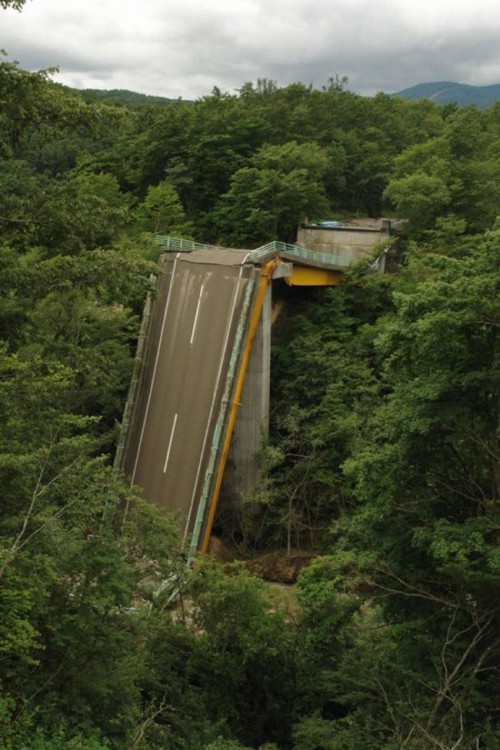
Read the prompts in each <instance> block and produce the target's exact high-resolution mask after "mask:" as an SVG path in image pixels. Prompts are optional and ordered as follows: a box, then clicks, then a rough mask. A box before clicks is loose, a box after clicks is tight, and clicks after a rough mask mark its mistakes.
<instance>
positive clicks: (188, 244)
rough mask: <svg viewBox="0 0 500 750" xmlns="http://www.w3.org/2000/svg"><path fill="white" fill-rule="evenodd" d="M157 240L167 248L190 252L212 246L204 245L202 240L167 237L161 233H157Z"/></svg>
mask: <svg viewBox="0 0 500 750" xmlns="http://www.w3.org/2000/svg"><path fill="white" fill-rule="evenodd" d="M156 242H157V244H158V245H161V246H162V247H164V248H165V249H166V250H178V251H180V252H183V253H190V252H192V251H193V250H207V249H208V248H210V247H211V245H204V244H203V243H202V242H194V241H193V240H184V239H181V238H180V237H167V236H166V235H161V234H157V235H156Z"/></svg>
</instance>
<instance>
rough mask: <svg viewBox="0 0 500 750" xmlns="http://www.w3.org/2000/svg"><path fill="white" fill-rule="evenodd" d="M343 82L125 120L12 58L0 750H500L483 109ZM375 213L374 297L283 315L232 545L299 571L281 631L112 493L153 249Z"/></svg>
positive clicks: (493, 199)
mask: <svg viewBox="0 0 500 750" xmlns="http://www.w3.org/2000/svg"><path fill="white" fill-rule="evenodd" d="M22 4H23V3H22V2H11V1H10V0H3V1H2V0H0V5H1V6H2V7H3V8H6V7H7V6H9V7H12V8H17V9H20V7H21V6H22ZM346 83H347V81H345V80H344V79H340V78H338V77H333V78H331V79H330V81H329V83H328V84H327V86H326V87H325V88H324V89H323V90H321V91H319V90H314V89H313V88H312V86H305V85H303V84H300V83H296V84H292V85H290V86H287V87H285V88H279V87H278V86H277V85H276V84H275V83H274V82H273V81H269V80H261V81H258V82H257V83H256V84H251V83H245V84H243V86H242V87H241V89H240V90H239V91H238V92H237V93H236V94H234V95H230V94H226V93H223V92H221V91H219V90H217V89H215V90H214V91H213V92H212V94H211V95H209V96H205V97H203V98H202V99H200V100H199V101H197V102H194V103H187V102H181V101H175V102H161V103H158V102H156V101H153V100H151V101H149V102H145V103H143V104H141V106H138V105H137V106H136V102H135V101H132V102H130V107H131V108H129V107H128V106H127V101H126V100H125V99H124V97H123V95H120V96H119V97H118V99H117V101H119V104H120V106H114V105H110V104H109V103H107V102H105V101H104V102H103V101H102V100H101V98H100V97H98V96H97V95H92V94H89V93H88V92H87V94H85V95H84V96H81V95H80V94H79V93H78V92H73V91H70V90H68V89H65V88H64V87H62V86H58V85H56V84H54V83H53V82H52V81H51V71H49V70H46V71H39V72H36V73H32V72H28V71H24V70H22V69H21V68H20V67H19V66H18V65H17V64H16V63H12V62H9V61H8V59H6V58H5V59H4V58H2V61H1V62H0V99H1V102H2V110H1V112H0V205H1V209H0V243H1V246H0V340H1V348H0V421H1V424H2V432H1V435H0V478H1V486H2V508H1V520H2V523H1V524H0V529H1V530H0V665H1V669H0V744H1V745H2V747H5V748H6V750H14V748H15V749H16V750H17V749H18V748H35V750H49V749H50V750H56V748H57V750H59V749H60V748H64V749H65V750H75V748H88V749H89V750H107V749H109V748H113V749H116V750H120V749H121V748H123V749H125V748H127V749H128V750H157V749H158V750H160V748H161V749H162V750H200V748H205V750H216V748H217V750H219V749H220V750H222V749H223V748H224V750H229V748H234V749H235V750H243V749H244V748H249V747H262V748H267V749H268V750H276V749H277V748H279V749H280V750H292V749H295V750H324V749H326V748H328V749H329V750H380V749H381V748H384V750H396V749H397V750H400V749H402V748H407V750H429V748H433V747H435V748H440V750H458V748H464V750H465V748H467V750H468V749H469V748H471V749H472V748H485V749H486V750H495V749H496V748H497V747H498V744H499V741H500V727H499V722H498V703H497V693H498V691H497V683H498V671H499V669H500V664H499V653H500V642H499V639H498V630H499V624H500V623H499V609H498V591H499V584H500V580H499V574H500V555H499V552H498V550H499V538H498V533H499V528H500V525H499V524H500V521H499V494H500V462H499V461H500V452H499V447H498V424H499V420H498V417H499V414H498V404H499V403H500V399H499V396H500V393H499V391H500V370H499V356H498V329H499V327H500V308H499V303H498V300H499V298H500V297H499V291H500V289H499V284H500V280H499V279H500V277H499V272H498V252H499V246H500V228H499V227H498V225H496V224H495V218H496V214H497V211H498V202H499V201H498V198H499V195H498V191H499V185H500V180H499V179H498V176H499V156H500V153H499V148H498V138H499V134H500V119H499V114H500V110H499V108H498V106H494V107H491V108H490V109H486V110H484V111H478V110H476V109H475V108H474V107H470V108H465V109H462V110H460V109H458V108H456V107H447V108H439V107H436V106H435V105H434V104H432V103H431V102H426V101H422V102H415V103H410V102H404V101H403V100H398V99H393V98H390V97H387V96H385V95H383V94H381V95H377V96H376V97H374V98H373V99H364V98H362V97H358V96H355V95H354V94H352V93H351V92H349V91H348V90H347V88H346ZM113 98H114V97H113ZM392 211H396V212H397V213H399V214H400V215H401V218H406V219H408V223H407V225H406V230H405V237H404V238H403V241H402V243H401V247H400V251H399V259H401V257H402V258H403V263H402V265H400V266H399V267H396V272H395V273H394V274H392V275H390V276H385V277H379V276H375V275H373V274H369V273H368V272H367V269H366V267H365V268H363V267H359V268H356V269H352V270H351V271H350V272H349V273H348V274H346V276H345V279H344V282H343V284H341V285H340V286H339V287H336V288H334V289H331V290H322V291H321V290H318V291H313V292H311V291H310V292H305V293H304V290H301V295H302V296H299V294H298V293H297V291H296V290H285V289H282V290H279V289H276V292H277V295H278V296H279V297H280V302H281V303H282V306H283V311H282V313H281V316H280V317H279V318H278V320H277V322H276V323H275V327H274V343H273V359H274V361H273V393H272V401H273V421H272V425H271V434H270V442H269V444H268V445H267V446H266V447H265V450H264V453H263V478H262V484H261V486H260V487H259V488H258V490H257V491H256V493H255V495H254V497H253V498H249V499H248V502H247V504H246V507H245V512H244V513H243V518H242V521H241V537H242V538H243V540H244V542H245V543H246V545H247V547H248V548H252V547H253V548H259V547H269V546H276V547H282V548H286V549H287V553H290V552H291V550H292V548H293V547H295V546H308V547H311V548H313V549H314V550H315V551H316V552H318V553H321V554H320V555H319V556H318V557H317V558H316V560H315V561H314V562H313V563H312V564H311V565H310V566H309V567H308V568H307V569H305V570H304V571H303V573H302V576H301V578H300V581H299V585H298V593H297V602H296V603H295V605H294V606H293V607H292V608H289V609H287V610H286V611H285V610H284V609H282V607H281V606H280V604H279V599H278V598H277V597H273V596H272V595H271V593H270V590H269V588H268V587H265V586H263V584H262V583H261V582H259V581H258V580H256V579H255V578H253V577H252V576H250V575H249V574H248V573H247V572H246V571H245V570H244V568H243V567H242V566H239V565H233V566H226V567H221V566H217V565H215V564H211V563H207V562H204V563H203V564H200V565H199V567H198V568H197V569H196V570H195V571H194V572H192V573H191V574H188V573H186V570H185V561H184V559H183V553H182V549H181V548H180V543H179V540H178V538H177V530H176V528H177V527H176V523H177V522H176V519H175V518H169V517H165V516H164V515H162V514H161V513H160V512H159V511H157V510H155V509H154V508H152V507H151V506H150V505H149V504H147V503H144V502H143V501H142V500H141V499H140V498H138V497H136V496H134V495H133V493H131V491H130V489H129V487H128V486H127V484H126V483H125V482H124V481H123V480H122V478H120V477H119V476H118V475H117V474H116V473H114V472H113V471H112V469H111V459H112V454H113V450H114V443H115V438H116V430H115V424H116V422H117V421H118V420H119V419H120V416H121V413H122V408H123V401H124V398H125V394H126V390H127V385H128V381H129V379H130V375H131V370H132V358H133V351H134V346H135V339H136V337H137V329H138V320H139V314H140V309H141V306H142V301H143V298H144V295H145V293H146V290H147V288H148V283H149V282H148V278H149V276H150V274H151V272H155V270H156V268H157V267H156V265H155V262H154V261H155V260H156V258H157V250H156V246H155V244H154V233H155V232H161V233H170V234H179V235H181V236H188V237H195V238H196V239H200V240H202V241H207V242H225V243H228V244H239V245H243V246H252V245H257V244H262V243H263V242H267V241H269V240H271V239H275V238H276V239H282V240H292V241H293V239H294V232H295V228H296V224H297V222H298V221H299V220H301V219H304V218H306V217H308V218H310V219H314V218H317V219H321V218H331V217H332V216H346V215H350V214H353V213H354V214H370V215H379V214H380V213H382V212H389V213H390V212H392ZM396 260H397V258H396ZM393 267H394V266H393ZM125 506H126V507H128V509H129V510H128V513H127V514H126V517H125V516H124V512H123V509H124V507H125ZM173 592H176V593H177V595H178V598H177V600H176V601H177V603H176V605H175V606H172V604H171V603H170V594H172V593H173Z"/></svg>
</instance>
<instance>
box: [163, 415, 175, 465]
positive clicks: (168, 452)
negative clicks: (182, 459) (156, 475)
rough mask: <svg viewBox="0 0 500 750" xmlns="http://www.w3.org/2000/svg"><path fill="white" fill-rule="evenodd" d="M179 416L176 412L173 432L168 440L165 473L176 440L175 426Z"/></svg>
mask: <svg viewBox="0 0 500 750" xmlns="http://www.w3.org/2000/svg"><path fill="white" fill-rule="evenodd" d="M178 416H179V415H178V414H176V415H175V417H174V423H173V425H172V432H171V433H170V440H169V442H168V448H167V455H166V457H165V463H164V464H163V473H164V474H165V472H166V471H167V466H168V459H169V458H170V451H171V450H172V443H173V442H174V434H175V428H176V426H177V417H178Z"/></svg>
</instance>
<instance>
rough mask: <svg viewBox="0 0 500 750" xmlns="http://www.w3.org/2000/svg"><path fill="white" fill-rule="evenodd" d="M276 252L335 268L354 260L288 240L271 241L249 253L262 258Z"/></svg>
mask: <svg viewBox="0 0 500 750" xmlns="http://www.w3.org/2000/svg"><path fill="white" fill-rule="evenodd" d="M275 253H279V254H280V255H282V256H284V257H285V258H289V259H290V260H293V259H300V260H308V261H309V262H311V263H313V264H314V265H321V266H324V267H326V266H333V267H335V268H347V266H350V265H351V263H352V262H353V261H352V258H347V257H345V256H342V255H333V254H331V253H319V252H317V251H316V250H308V249H307V248H305V247H301V246H300V245H291V244H289V243H288V242H280V241H279V240H275V241H274V242H269V243H268V244H267V245H263V246H262V247H258V248H257V249H256V250H252V251H251V252H250V253H249V255H248V259H249V260H257V259H262V258H265V257H266V256H268V255H273V254H275Z"/></svg>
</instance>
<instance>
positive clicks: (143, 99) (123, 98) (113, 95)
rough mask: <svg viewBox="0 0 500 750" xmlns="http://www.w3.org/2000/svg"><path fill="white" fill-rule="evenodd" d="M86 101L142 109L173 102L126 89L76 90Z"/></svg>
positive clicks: (165, 98)
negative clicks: (147, 106) (147, 105)
mask: <svg viewBox="0 0 500 750" xmlns="http://www.w3.org/2000/svg"><path fill="white" fill-rule="evenodd" d="M78 93H79V94H81V95H82V96H83V97H84V98H85V99H86V101H88V102H93V101H103V102H106V103H107V104H120V105H123V106H126V107H133V108H134V107H143V106H144V105H145V104H160V105H166V104H170V102H172V101H175V100H173V99H168V98H167V97H165V96H152V95H150V94H140V93H138V92H136V91H129V90H128V89H78Z"/></svg>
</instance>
